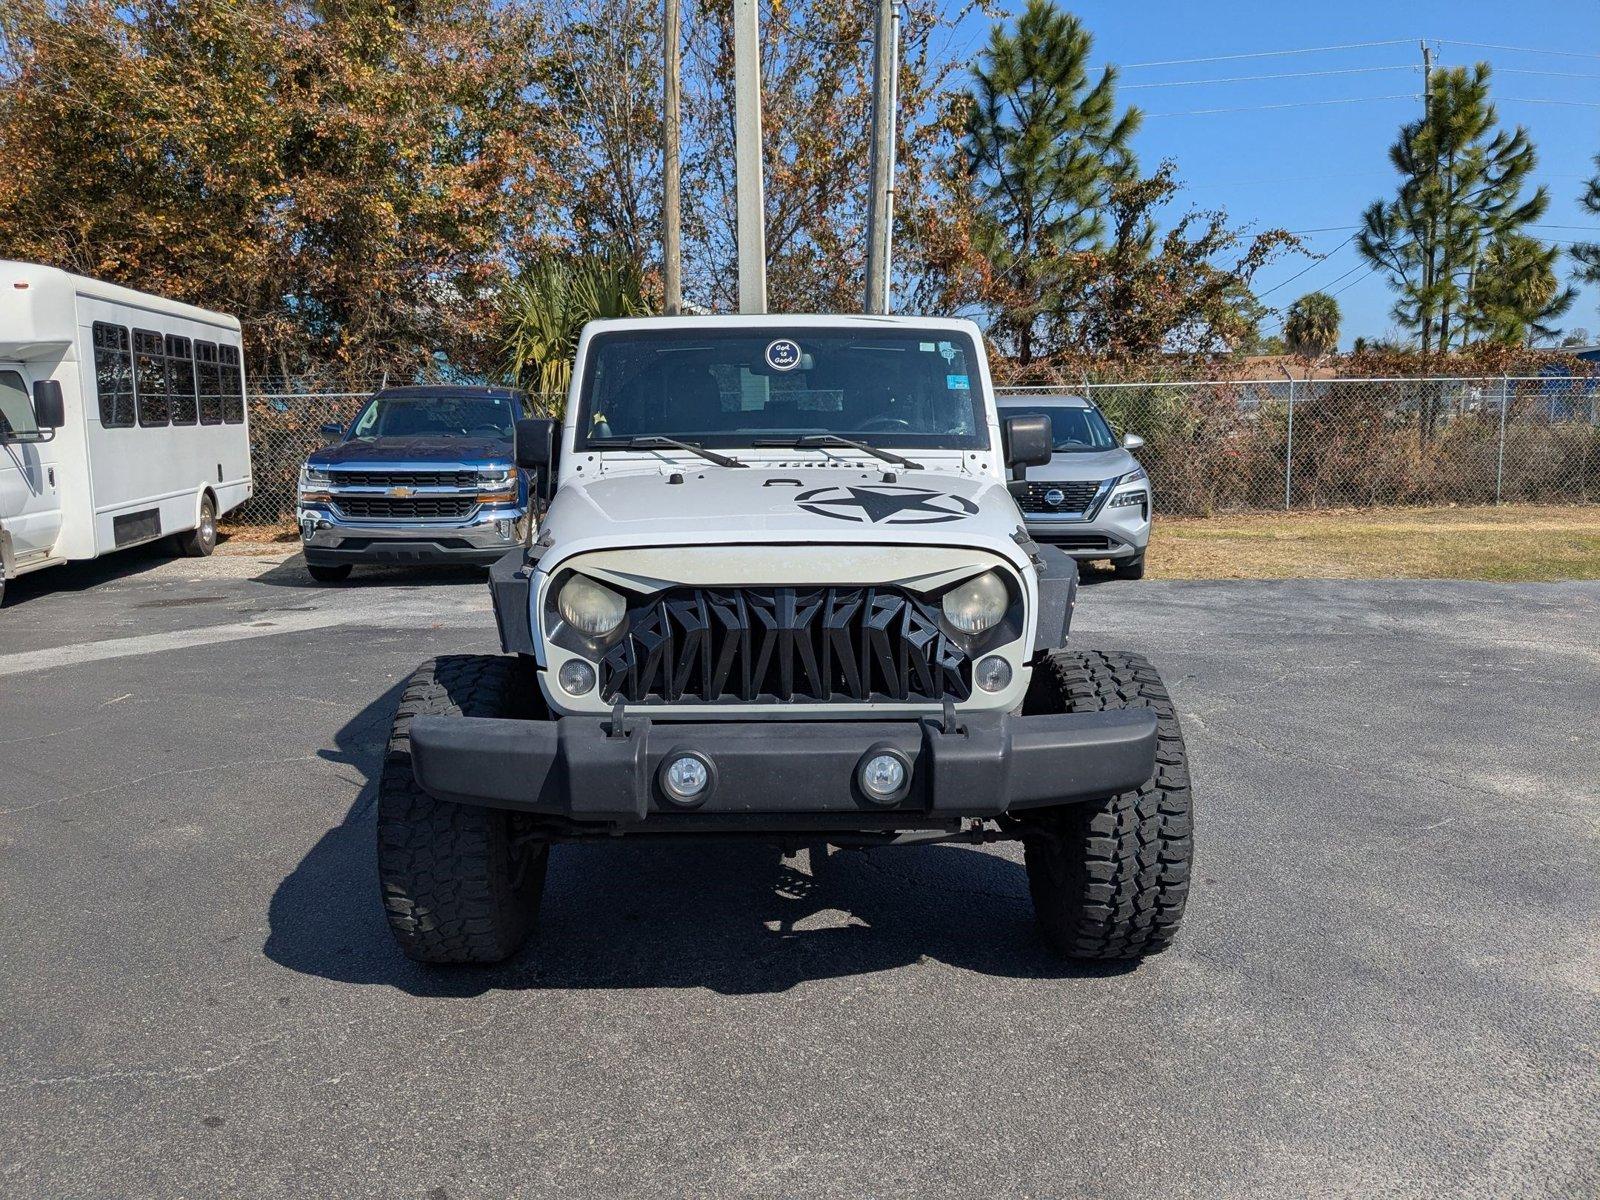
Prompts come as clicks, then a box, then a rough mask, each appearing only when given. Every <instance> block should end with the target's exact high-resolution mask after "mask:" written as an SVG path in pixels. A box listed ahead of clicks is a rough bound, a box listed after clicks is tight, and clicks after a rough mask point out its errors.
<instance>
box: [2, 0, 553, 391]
mask: <svg viewBox="0 0 1600 1200" xmlns="http://www.w3.org/2000/svg"><path fill="white" fill-rule="evenodd" d="M545 36H546V32H545V19H544V16H543V14H542V12H541V10H540V9H538V8H536V7H534V6H531V5H526V4H522V5H515V6H508V5H502V4H497V3H494V2H493V0H463V2H451V0H411V2H410V3H407V4H406V5H404V6H400V7H396V6H394V5H393V4H390V3H386V2H384V0H324V2H320V3H312V2H306V0H184V3H182V4H166V3H160V2H157V0H149V2H146V3H134V4H120V3H111V2H109V0H11V2H10V3H8V4H7V5H6V6H4V8H3V9H0V38H3V42H0V160H3V161H5V162H6V163H7V164H8V169H7V170H6V171H5V172H0V249H3V252H4V253H6V254H8V255H12V256H16V257H20V258H26V259H33V260H37V261H41V262H46V263H51V264H54V265H59V266H62V267H66V268H68V269H71V270H75V271H79V272H82V273H85V274H89V275H94V276H98V277H101V278H106V279H111V280H115V281H117V282H122V283H127V284H130V285H132V286H135V287H139V288H142V289H145V290H149V291H155V292H159V293H162V294H165V295H169V296H174V297H177V298H180V299H184V300H189V301H192V302H194V303H198V304H203V305H206V306H208V307H213V308H219V309H223V310H225V311H229V312H232V313H235V314H237V315H239V316H240V317H241V319H242V320H243V321H244V323H245V328H246V335H247V350H248V353H249V357H250V362H251V367H252V369H253V371H254V372H255V373H257V374H282V375H287V374H294V373H300V372H303V371H306V370H308V369H314V368H315V369H323V370H336V371H339V372H341V373H344V374H346V375H353V376H357V377H372V376H374V375H376V374H377V373H378V372H380V371H383V370H392V371H406V370H412V369H415V368H417V367H418V365H419V364H421V363H424V362H426V361H428V360H429V358H430V356H431V355H432V353H433V352H434V351H443V352H445V353H446V354H447V355H449V356H450V357H451V358H452V360H454V361H456V362H457V363H458V364H460V365H468V366H470V365H471V364H472V363H473V362H474V361H475V360H482V359H483V357H484V352H485V350H486V349H487V347H486V345H485V341H484V339H482V338H481V337H480V336H479V334H480V333H481V331H482V329H483V328H484V327H485V326H486V325H487V324H488V323H489V322H490V320H491V319H492V312H493V287H492V285H493V284H494V283H495V281H496V280H497V279H498V278H500V277H501V276H503V275H504V274H505V272H506V270H507V267H508V264H509V263H510V262H511V261H512V258H513V256H514V255H515V254H516V253H517V252H518V249H519V247H527V248H530V249H531V247H532V245H533V243H534V242H535V241H537V240H538V235H539V233H540V232H541V231H543V230H545V229H547V228H548V224H549V222H548V220H547V218H546V214H547V213H548V211H549V210H550V209H551V207H552V205H553V204H554V203H555V202H556V201H558V200H559V199H560V197H561V196H562V194H563V193H564V191H565V188H566V183H565V180H564V179H563V178H562V176H561V175H560V174H559V173H558V172H557V171H555V170H554V169H552V167H551V166H550V165H549V162H550V159H551V155H552V151H553V149H554V135H552V134H551V132H550V123H549V122H548V121H547V120H545V119H543V107H542V102H541V100H540V99H538V95H539V94H538V92H537V91H536V90H534V89H531V88H530V86H529V85H530V81H535V80H537V78H538V76H539V73H540V70H541V68H542V58H541V55H540V51H539V48H540V46H541V45H542V43H543V41H544V39H545Z"/></svg>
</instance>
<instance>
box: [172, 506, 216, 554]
mask: <svg viewBox="0 0 1600 1200" xmlns="http://www.w3.org/2000/svg"><path fill="white" fill-rule="evenodd" d="M177 541H178V550H179V552H180V553H182V554H185V555H187V556H188V557H190V558H207V557H209V556H210V554H211V552H212V551H213V550H215V549H216V548H217V502H216V501H215V500H213V499H212V498H211V497H210V496H206V497H204V498H203V499H202V500H201V501H200V523H199V524H198V525H196V526H195V527H194V528H193V529H191V530H190V531H189V532H188V533H180V534H179V535H178V538H177Z"/></svg>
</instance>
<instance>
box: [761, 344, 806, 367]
mask: <svg viewBox="0 0 1600 1200" xmlns="http://www.w3.org/2000/svg"><path fill="white" fill-rule="evenodd" d="M799 365H800V347H799V346H798V345H797V344H796V343H794V342H791V341H790V340H789V339H788V338H779V339H778V340H777V341H775V342H770V343H768V345H767V366H769V367H771V368H772V369H773V370H774V371H792V370H794V369H795V368H796V367H798V366H799Z"/></svg>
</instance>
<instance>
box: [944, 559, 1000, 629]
mask: <svg viewBox="0 0 1600 1200" xmlns="http://www.w3.org/2000/svg"><path fill="white" fill-rule="evenodd" d="M1010 603H1011V597H1010V595H1009V593H1008V592H1007V591H1006V584H1005V580H1003V579H1001V578H1000V576H999V575H998V574H996V573H995V572H994V571H985V572H984V573H983V574H982V575H975V576H973V577H972V578H971V579H969V580H967V581H966V582H965V583H958V584H956V586H955V587H953V588H951V589H950V590H949V591H948V592H946V593H945V594H944V619H945V620H946V621H949V622H950V624H951V625H953V626H955V628H956V629H958V630H960V631H961V632H962V633H966V634H978V633H985V632H987V631H988V630H990V629H993V628H994V627H995V626H996V625H998V624H999V623H1000V618H1001V617H1003V616H1005V615H1006V608H1007V607H1008V606H1009V605H1010Z"/></svg>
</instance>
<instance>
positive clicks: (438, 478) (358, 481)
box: [331, 468, 478, 490]
mask: <svg viewBox="0 0 1600 1200" xmlns="http://www.w3.org/2000/svg"><path fill="white" fill-rule="evenodd" d="M331 477H332V479H333V486H334V487H362V488H390V487H414V488H419V487H429V488H463V489H467V488H470V489H473V490H476V489H477V486H478V473H477V472H476V471H341V470H338V469H337V468H335V469H334V471H333V472H332V473H331Z"/></svg>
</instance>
